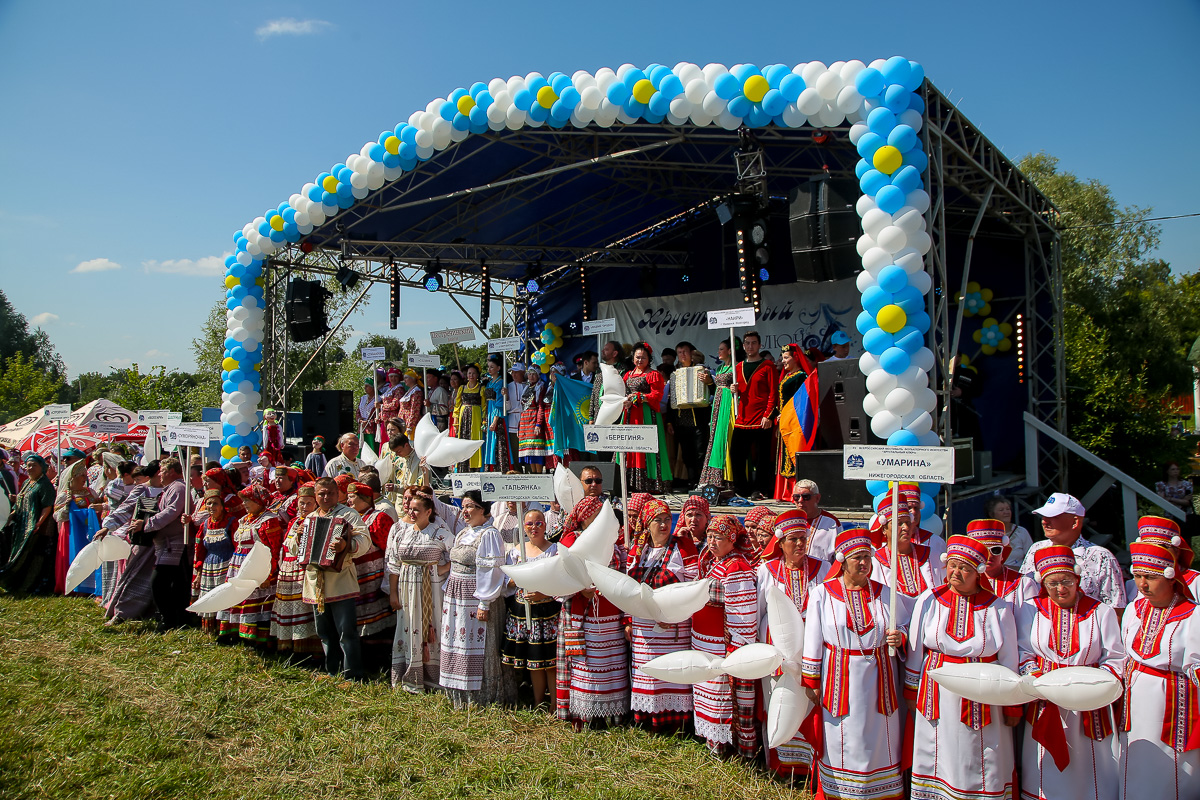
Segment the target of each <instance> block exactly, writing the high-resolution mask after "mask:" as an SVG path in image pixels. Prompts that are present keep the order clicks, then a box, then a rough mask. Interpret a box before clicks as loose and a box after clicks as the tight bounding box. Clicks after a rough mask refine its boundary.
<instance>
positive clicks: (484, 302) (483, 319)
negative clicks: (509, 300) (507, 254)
mask: <svg viewBox="0 0 1200 800" xmlns="http://www.w3.org/2000/svg"><path fill="white" fill-rule="evenodd" d="M479 280H480V283H481V285H480V287H479V327H480V328H483V329H484V330H485V331H486V330H487V326H488V319H490V318H491V315H492V281H491V270H490V269H489V268H488V263H487V259H483V258H481V259H479Z"/></svg>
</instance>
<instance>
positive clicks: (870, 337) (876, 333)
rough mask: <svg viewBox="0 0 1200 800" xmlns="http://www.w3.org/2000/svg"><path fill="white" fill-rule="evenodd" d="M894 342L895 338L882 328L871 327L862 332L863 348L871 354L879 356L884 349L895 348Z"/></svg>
mask: <svg viewBox="0 0 1200 800" xmlns="http://www.w3.org/2000/svg"><path fill="white" fill-rule="evenodd" d="M895 344H896V341H895V339H893V338H892V335H891V334H890V333H888V332H887V331H885V330H884V329H883V328H873V329H871V330H869V331H867V332H866V333H864V334H863V349H864V350H866V351H867V352H868V353H870V354H871V355H873V356H881V355H883V353H884V351H887V350H894V349H896V347H895ZM903 371H904V370H901V372H903Z"/></svg>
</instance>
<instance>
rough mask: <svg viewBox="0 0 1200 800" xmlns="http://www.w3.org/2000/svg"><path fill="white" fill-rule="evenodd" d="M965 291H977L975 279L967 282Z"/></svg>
mask: <svg viewBox="0 0 1200 800" xmlns="http://www.w3.org/2000/svg"><path fill="white" fill-rule="evenodd" d="M967 291H968V292H978V291H979V284H978V283H976V282H975V281H971V282H970V283H968V284H967Z"/></svg>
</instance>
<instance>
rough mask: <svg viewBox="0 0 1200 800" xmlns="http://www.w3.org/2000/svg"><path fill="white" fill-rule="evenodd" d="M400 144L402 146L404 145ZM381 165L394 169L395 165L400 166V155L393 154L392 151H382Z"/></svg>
mask: <svg viewBox="0 0 1200 800" xmlns="http://www.w3.org/2000/svg"><path fill="white" fill-rule="evenodd" d="M401 146H402V147H404V146H406V145H401ZM383 166H384V167H386V168H389V169H395V168H396V167H398V166H400V156H397V155H393V154H392V153H384V154H383Z"/></svg>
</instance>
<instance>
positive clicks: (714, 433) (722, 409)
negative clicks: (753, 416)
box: [700, 364, 733, 488]
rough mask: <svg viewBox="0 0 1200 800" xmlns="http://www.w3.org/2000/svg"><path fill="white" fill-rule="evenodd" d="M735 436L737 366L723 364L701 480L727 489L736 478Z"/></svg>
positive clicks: (717, 374)
mask: <svg viewBox="0 0 1200 800" xmlns="http://www.w3.org/2000/svg"><path fill="white" fill-rule="evenodd" d="M732 435H733V368H732V367H731V366H729V365H728V364H722V365H721V366H720V367H719V368H718V369H717V371H716V372H715V373H713V399H712V414H711V416H710V417H709V425H708V450H707V451H705V453H704V463H703V465H702V466H701V468H700V483H702V484H707V485H710V486H716V487H718V488H724V487H726V486H728V485H729V484H730V482H731V481H732V479H733V477H732V476H733V472H732V471H731V469H730V461H729V442H730V439H731V437H732Z"/></svg>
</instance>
